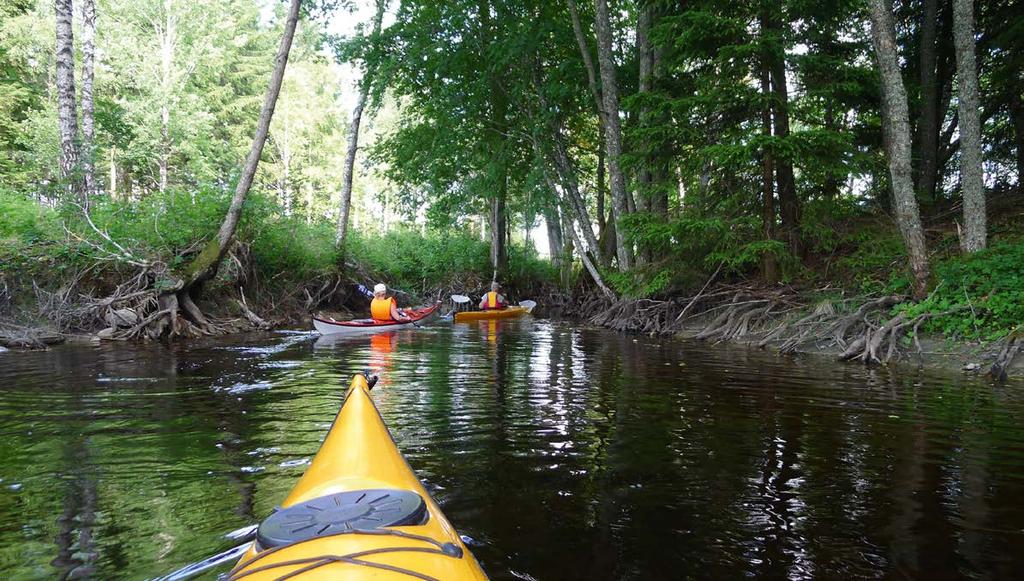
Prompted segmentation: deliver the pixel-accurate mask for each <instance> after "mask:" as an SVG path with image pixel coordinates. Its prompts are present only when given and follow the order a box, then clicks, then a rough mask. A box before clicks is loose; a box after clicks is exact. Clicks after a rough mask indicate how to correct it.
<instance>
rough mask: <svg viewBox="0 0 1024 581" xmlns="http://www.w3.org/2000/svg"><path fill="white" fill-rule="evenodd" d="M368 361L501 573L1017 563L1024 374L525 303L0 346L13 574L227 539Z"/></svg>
mask: <svg viewBox="0 0 1024 581" xmlns="http://www.w3.org/2000/svg"><path fill="white" fill-rule="evenodd" d="M368 367H373V368H375V369H378V370H380V371H381V372H382V380H381V383H380V384H379V385H378V387H377V388H376V389H375V390H374V392H373V393H374V398H375V400H376V401H377V405H378V407H379V408H380V410H381V413H382V415H383V417H384V419H385V421H386V422H387V423H388V425H389V426H390V428H391V430H392V432H393V434H394V436H395V439H396V441H397V443H398V446H399V448H400V449H401V450H402V452H403V453H404V454H405V456H406V457H407V458H408V460H409V462H410V464H411V465H412V467H413V468H414V469H415V470H416V472H417V474H418V475H419V476H420V478H421V479H422V480H423V481H424V482H425V483H426V485H427V488H428V489H429V490H430V491H431V492H432V494H433V495H434V496H435V498H436V499H437V500H438V502H439V503H440V505H441V506H442V508H443V510H444V511H445V513H446V514H447V516H448V517H449V519H450V520H451V521H452V522H453V524H454V525H455V526H456V527H457V528H458V529H459V531H460V532H461V533H462V534H463V535H464V536H465V537H466V540H467V543H468V544H469V545H470V547H471V548H472V550H473V552H474V553H475V554H476V555H477V557H478V559H479V560H480V561H481V564H482V565H483V567H484V569H485V570H486V571H487V573H488V574H489V575H490V577H491V578H492V579H494V580H505V579H527V580H529V579H535V580H556V581H558V580H572V579H588V580H604V579H638V580H639V579H644V580H659V579H686V578H703V579H712V578H714V579H736V578H741V577H762V578H778V579H781V578H791V579H801V578H811V577H814V578H842V579H849V578H879V577H884V578H917V579H944V578H960V577H970V578H1013V577H1017V578H1020V575H1021V571H1022V566H1024V388H1022V386H1021V385H1020V384H1016V385H1014V384H1010V385H1007V386H1002V387H999V386H993V385H991V384H989V383H987V382H985V381H982V380H979V379H972V378H966V377H962V376H959V375H956V374H917V373H913V372H906V371H903V372H900V373H895V372H891V371H889V370H885V369H865V368H864V367H861V366H857V365H838V364H833V363H831V362H830V361H828V360H826V359H820V358H810V357H808V358H797V359H791V358H783V357H778V356H776V355H772V354H770V353H764V352H761V351H756V350H748V349H744V348H738V347H723V346H711V345H706V344H699V343H688V342H676V341H670V340H663V339H652V338H647V337H635V336H628V335H620V334H615V333H611V332H608V331H604V330H599V329H589V328H580V327H575V326H571V325H568V324H562V323H553V322H549V321H544V320H524V321H516V322H506V323H499V324H497V325H493V324H492V325H488V324H487V323H482V324H474V325H456V326H454V327H453V326H452V325H451V324H448V325H445V324H436V325H434V326H430V327H426V328H424V329H422V330H413V331H402V332H399V333H398V334H393V335H390V336H377V337H374V338H372V339H371V338H362V339H355V340H336V341H325V340H324V339H317V338H316V337H315V336H312V335H309V334H300V333H277V334H265V335H249V336H240V337H234V338H228V339H219V340H216V341H209V342H205V343H192V344H188V345H184V344H180V345H174V346H170V347H168V346H163V345H152V346H138V345H135V346H133V345H109V344H104V345H100V346H85V347H83V346H67V347H61V348H57V349H53V350H52V351H49V352H36V353H13V352H6V353H0V479H2V481H0V572H2V577H3V578H4V579H52V578H60V577H64V578H86V577H90V578H95V579H143V578H147V577H154V576H158V575H161V574H165V573H168V572H170V571H172V570H174V569H176V568H178V567H180V566H182V565H185V564H187V563H189V562H191V561H194V560H198V559H200V558H202V557H205V556H208V555H211V554H213V553H215V552H218V551H221V550H224V549H226V548H229V547H231V546H232V545H233V544H234V543H232V541H231V540H230V539H227V538H225V533H228V532H230V531H232V530H235V529H239V528H241V527H245V526H247V525H250V524H253V523H257V522H259V520H260V519H262V518H263V517H265V516H266V515H268V514H269V513H270V511H271V510H272V509H273V508H274V507H275V506H276V505H277V504H278V503H279V502H281V501H282V500H283V499H284V497H285V495H286V494H287V492H288V491H289V489H290V488H291V487H292V485H293V484H294V483H295V482H296V480H297V479H298V477H299V476H300V475H301V474H302V471H303V470H304V468H305V463H306V462H308V460H309V459H310V458H311V457H312V455H313V454H314V453H315V452H316V450H317V447H318V445H319V442H320V440H321V438H322V437H323V436H324V434H325V433H326V430H327V428H328V426H329V424H330V422H331V420H332V419H333V416H334V414H335V413H336V411H337V409H338V405H339V403H340V401H341V397H342V395H343V392H344V388H345V387H346V385H347V383H348V380H349V378H350V377H351V375H352V374H353V373H354V372H356V371H358V370H362V369H365V368H368ZM212 577H213V576H212V575H211V576H210V578H212Z"/></svg>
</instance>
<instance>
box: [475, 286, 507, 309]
mask: <svg viewBox="0 0 1024 581" xmlns="http://www.w3.org/2000/svg"><path fill="white" fill-rule="evenodd" d="M500 290H501V285H500V284H498V283H496V282H492V283H491V292H489V293H487V294H485V295H484V296H483V298H482V299H480V310H483V311H495V310H500V309H504V308H506V307H508V301H506V300H505V297H503V296H501V294H500V293H499V292H498V291H500Z"/></svg>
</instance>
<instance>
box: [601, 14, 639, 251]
mask: <svg viewBox="0 0 1024 581" xmlns="http://www.w3.org/2000/svg"><path fill="white" fill-rule="evenodd" d="M594 8H595V9H596V16H595V20H594V22H595V24H596V30H597V61H598V65H599V67H600V70H601V97H602V98H603V102H604V111H605V153H606V154H607V159H606V160H605V163H607V164H608V181H609V186H610V189H611V195H612V210H613V211H614V214H615V221H616V224H615V230H616V236H615V254H616V256H617V258H618V260H619V270H620V271H627V270H629V269H630V268H631V267H632V266H633V256H632V255H633V253H632V251H631V249H630V248H629V245H627V244H626V236H625V234H624V233H623V229H622V218H623V217H624V216H626V215H627V214H628V213H629V202H628V194H627V192H626V176H625V174H624V173H623V171H622V166H621V163H622V128H621V126H620V123H619V86H618V81H617V80H616V79H615V60H614V58H613V55H612V27H611V21H610V19H609V15H608V2H607V0H594Z"/></svg>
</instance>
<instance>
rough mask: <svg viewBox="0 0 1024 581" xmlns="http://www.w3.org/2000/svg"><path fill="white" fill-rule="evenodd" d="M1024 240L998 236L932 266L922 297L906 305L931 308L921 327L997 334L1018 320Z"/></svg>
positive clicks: (1023, 305)
mask: <svg viewBox="0 0 1024 581" xmlns="http://www.w3.org/2000/svg"><path fill="white" fill-rule="evenodd" d="M1022 264H1024V241H1020V240H1018V241H1013V242H1010V241H1004V242H998V243H996V244H993V245H992V246H991V247H989V248H987V249H985V250H982V251H980V252H976V253H973V254H969V255H961V256H953V257H950V258H948V259H946V260H943V261H942V262H940V263H939V264H937V265H936V266H935V281H936V286H935V289H934V290H933V291H932V293H931V294H930V295H929V296H928V298H927V299H926V300H924V301H921V302H920V303H917V304H914V305H911V306H909V307H906V311H907V314H908V315H910V316H914V315H919V314H922V313H934V314H935V315H936V316H934V317H933V318H932V319H930V320H929V321H928V322H927V323H926V324H925V326H924V327H923V328H924V329H925V330H927V331H932V332H938V333H942V334H943V335H945V336H946V337H949V338H956V339H985V340H992V339H998V338H1000V337H1002V336H1004V335H1006V334H1007V333H1010V332H1011V331H1013V330H1014V329H1016V328H1017V327H1019V326H1020V325H1021V322H1024V270H1022V269H1021V265H1022Z"/></svg>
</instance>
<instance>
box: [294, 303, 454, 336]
mask: <svg viewBox="0 0 1024 581" xmlns="http://www.w3.org/2000/svg"><path fill="white" fill-rule="evenodd" d="M440 306H441V303H437V304H435V305H431V306H429V307H421V308H418V309H405V311H404V312H405V314H406V316H408V317H409V320H408V321H386V322H380V321H375V320H373V319H355V320H352V321H335V320H334V319H325V318H322V317H313V328H315V329H316V330H317V331H318V332H319V333H320V334H321V335H368V334H372V333H380V332H381V331H397V330H398V329H405V328H408V327H415V326H418V325H419V323H420V322H423V321H426V320H427V319H429V318H430V317H431V316H432V315H433V314H434V313H436V312H437V309H438V307H440Z"/></svg>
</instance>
